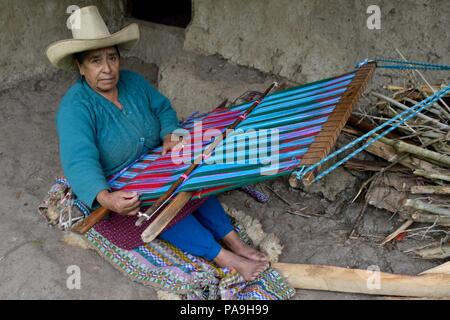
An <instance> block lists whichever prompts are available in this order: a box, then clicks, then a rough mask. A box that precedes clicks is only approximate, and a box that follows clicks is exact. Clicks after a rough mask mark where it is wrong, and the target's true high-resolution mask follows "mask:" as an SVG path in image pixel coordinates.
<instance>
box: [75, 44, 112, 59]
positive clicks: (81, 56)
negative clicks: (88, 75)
mask: <svg viewBox="0 0 450 320" xmlns="http://www.w3.org/2000/svg"><path fill="white" fill-rule="evenodd" d="M114 48H116V50H117V54H118V55H119V58H120V51H119V47H118V46H117V45H115V46H114ZM88 52H89V51H83V52H77V53H74V54H73V56H74V57H75V60H77V61H78V63H79V64H83V61H84V59H86V57H87V55H88Z"/></svg>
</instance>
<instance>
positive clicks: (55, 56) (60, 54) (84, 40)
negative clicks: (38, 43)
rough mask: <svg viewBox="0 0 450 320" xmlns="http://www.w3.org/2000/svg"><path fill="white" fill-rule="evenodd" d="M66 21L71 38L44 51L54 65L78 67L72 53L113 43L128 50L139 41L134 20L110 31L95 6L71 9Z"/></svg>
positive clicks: (71, 68) (70, 67)
mask: <svg viewBox="0 0 450 320" xmlns="http://www.w3.org/2000/svg"><path fill="white" fill-rule="evenodd" d="M69 21H70V22H71V30H72V36H73V39H66V40H60V41H57V42H54V43H52V44H51V45H49V46H48V48H47V50H46V53H47V57H48V59H49V60H50V62H51V63H52V64H53V65H54V66H55V67H57V68H61V69H65V70H77V69H76V63H75V59H74V53H78V52H83V51H88V50H94V49H100V48H106V47H111V46H115V45H117V46H118V47H119V48H120V49H125V50H129V49H131V48H132V47H133V46H134V45H135V44H136V43H137V42H138V40H139V27H138V25H137V24H136V23H132V24H130V25H128V26H126V27H125V28H123V29H122V30H120V31H118V32H116V33H113V34H111V33H110V32H109V30H108V27H107V26H106V24H105V21H104V20H103V18H102V16H101V15H100V13H99V12H98V9H97V7H96V6H88V7H83V8H81V9H78V10H76V11H74V12H73V13H72V15H71V16H70V17H69Z"/></svg>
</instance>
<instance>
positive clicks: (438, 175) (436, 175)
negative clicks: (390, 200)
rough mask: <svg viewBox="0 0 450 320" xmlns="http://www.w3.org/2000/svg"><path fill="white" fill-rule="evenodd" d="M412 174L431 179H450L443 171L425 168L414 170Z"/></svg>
mask: <svg viewBox="0 0 450 320" xmlns="http://www.w3.org/2000/svg"><path fill="white" fill-rule="evenodd" d="M414 174H415V175H416V176H419V177H424V178H428V179H432V180H443V181H450V175H446V174H443V173H437V172H429V171H426V170H414Z"/></svg>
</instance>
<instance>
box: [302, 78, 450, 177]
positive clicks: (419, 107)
mask: <svg viewBox="0 0 450 320" xmlns="http://www.w3.org/2000/svg"><path fill="white" fill-rule="evenodd" d="M449 92H450V85H449V86H447V87H445V88H443V89H441V90H440V91H438V92H436V93H435V94H434V95H432V96H430V97H428V98H427V99H425V100H423V101H421V102H420V103H417V104H416V105H414V106H412V107H411V108H409V109H407V110H405V111H403V112H402V113H400V114H398V115H397V116H395V117H393V118H391V119H389V120H388V121H386V122H384V123H383V124H381V125H380V126H378V127H376V128H374V129H373V130H371V131H369V132H367V133H366V134H364V135H363V136H361V137H359V138H357V139H355V140H354V141H352V142H351V143H349V144H347V145H345V146H343V147H342V148H340V149H339V150H337V151H335V152H333V153H332V154H330V155H329V156H327V157H326V158H324V159H322V160H321V161H319V162H317V163H316V164H314V165H312V166H310V167H308V168H305V167H302V168H301V169H300V171H297V172H295V174H296V177H297V179H298V180H301V179H303V178H304V177H305V176H306V174H307V173H309V172H312V171H313V170H315V169H317V168H319V167H320V166H322V165H324V164H325V163H326V162H328V161H329V160H331V159H333V158H334V157H336V156H338V155H339V154H341V153H342V152H344V151H346V150H348V149H350V148H352V147H353V146H355V145H356V144H358V143H360V142H362V141H364V140H365V139H367V138H370V137H371V136H373V135H375V134H376V133H377V132H378V131H380V130H382V129H383V128H385V127H387V126H390V125H391V124H392V123H393V122H395V121H397V122H396V123H395V124H393V125H392V126H390V127H389V128H388V129H387V130H386V131H384V132H382V133H380V134H377V135H376V136H375V137H373V138H372V139H371V140H369V141H367V142H366V143H365V144H364V145H362V146H361V147H359V148H358V149H356V150H355V151H353V152H352V153H350V154H349V155H347V156H346V157H344V158H343V159H342V160H340V161H338V162H336V163H335V164H334V165H332V166H331V167H330V168H328V169H327V170H325V171H323V172H322V173H320V174H319V175H318V176H317V177H315V179H314V182H316V181H318V180H320V179H322V178H323V177H324V176H326V175H328V174H329V173H331V172H332V171H334V170H335V169H337V168H338V167H340V166H341V165H342V164H343V163H345V162H347V161H348V160H350V159H352V158H353V157H355V156H356V155H357V154H359V153H360V152H362V151H364V150H365V149H366V148H367V147H368V146H370V145H371V144H373V143H375V142H376V141H378V140H380V139H381V138H383V137H385V136H386V135H387V134H389V133H390V132H391V131H393V130H395V129H397V128H398V127H399V126H401V125H403V124H404V123H405V122H406V121H408V120H409V119H411V118H413V117H414V116H416V115H417V114H418V113H420V112H421V111H423V110H425V109H426V108H427V107H429V106H431V105H433V104H435V103H436V102H437V101H438V100H440V99H441V98H442V97H444V96H445V95H447V94H448V93H449Z"/></svg>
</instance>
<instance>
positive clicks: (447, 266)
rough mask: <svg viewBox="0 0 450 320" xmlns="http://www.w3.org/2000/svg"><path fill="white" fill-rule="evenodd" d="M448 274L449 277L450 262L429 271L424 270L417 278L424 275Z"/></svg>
mask: <svg viewBox="0 0 450 320" xmlns="http://www.w3.org/2000/svg"><path fill="white" fill-rule="evenodd" d="M439 273H441V274H448V275H450V261H449V262H446V263H444V264H441V265H440V266H437V267H434V268H431V269H429V270H426V271H424V272H421V273H419V276H421V275H424V274H439Z"/></svg>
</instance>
